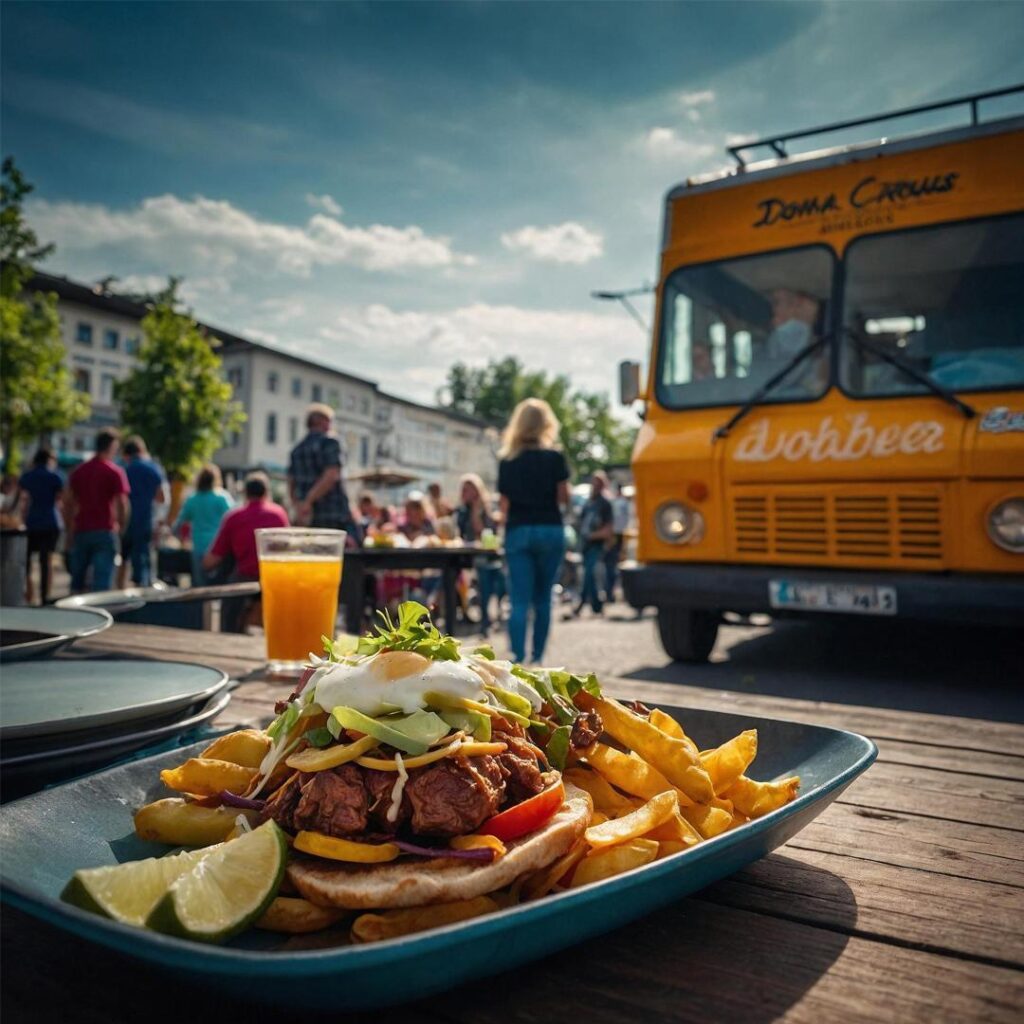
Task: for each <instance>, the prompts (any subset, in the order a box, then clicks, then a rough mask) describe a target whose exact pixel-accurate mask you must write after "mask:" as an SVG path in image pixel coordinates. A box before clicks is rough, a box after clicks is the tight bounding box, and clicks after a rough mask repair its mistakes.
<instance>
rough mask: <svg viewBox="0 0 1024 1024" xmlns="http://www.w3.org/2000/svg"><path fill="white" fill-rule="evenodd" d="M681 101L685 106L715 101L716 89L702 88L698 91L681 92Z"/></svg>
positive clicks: (695, 105)
mask: <svg viewBox="0 0 1024 1024" xmlns="http://www.w3.org/2000/svg"><path fill="white" fill-rule="evenodd" d="M679 102H680V103H682V105H683V106H684V107H701V106H705V105H706V104H708V103H714V102H715V90H714V89H701V90H700V91H698V92H681V93H680V94H679Z"/></svg>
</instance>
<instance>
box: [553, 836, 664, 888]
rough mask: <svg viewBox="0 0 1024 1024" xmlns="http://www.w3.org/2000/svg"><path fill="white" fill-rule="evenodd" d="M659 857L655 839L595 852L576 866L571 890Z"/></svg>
mask: <svg viewBox="0 0 1024 1024" xmlns="http://www.w3.org/2000/svg"><path fill="white" fill-rule="evenodd" d="M657 856H658V844H657V843H656V842H655V841H654V840H653V839H630V840H629V842H627V843H622V844H621V845H619V846H610V847H608V848H607V849H605V850H595V851H594V852H593V853H591V854H590V855H589V856H588V857H584V858H583V860H581V861H580V862H579V864H577V865H576V871H575V872H574V873H573V876H572V883H571V885H570V888H571V889H578V888H579V887H580V886H581V885H588V884H589V883H590V882H600V881H601V880H602V879H605V878H611V877H612V876H613V875H621V874H622V872H623V871H630V870H632V869H633V868H638V867H641V866H643V865H644V864H650V862H651V861H652V860H654V858H655V857H657Z"/></svg>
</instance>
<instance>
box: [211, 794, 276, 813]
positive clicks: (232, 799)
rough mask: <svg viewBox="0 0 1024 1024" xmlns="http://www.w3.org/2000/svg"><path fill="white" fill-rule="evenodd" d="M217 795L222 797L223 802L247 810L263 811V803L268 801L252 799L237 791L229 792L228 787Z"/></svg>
mask: <svg viewBox="0 0 1024 1024" xmlns="http://www.w3.org/2000/svg"><path fill="white" fill-rule="evenodd" d="M217 796H218V797H220V801H221V803H225V804H227V805H228V806H229V807H241V808H242V809H243V810H246V811H262V810H263V805H264V804H265V803H266V802H267V801H266V800H250V799H249V798H248V797H245V796H239V795H238V794H237V793H229V792H228V791H227V790H226V789H222V790H221V791H220V792H219V793H218V794H217Z"/></svg>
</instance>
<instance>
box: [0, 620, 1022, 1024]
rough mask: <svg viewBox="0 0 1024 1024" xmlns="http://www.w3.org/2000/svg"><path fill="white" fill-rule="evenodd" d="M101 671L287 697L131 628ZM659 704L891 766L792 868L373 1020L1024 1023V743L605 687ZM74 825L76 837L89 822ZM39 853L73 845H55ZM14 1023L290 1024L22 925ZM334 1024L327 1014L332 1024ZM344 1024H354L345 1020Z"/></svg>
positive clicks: (16, 918)
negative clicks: (849, 737) (201, 681)
mask: <svg viewBox="0 0 1024 1024" xmlns="http://www.w3.org/2000/svg"><path fill="white" fill-rule="evenodd" d="M78 649H79V650H80V651H81V653H82V654H85V653H87V652H88V653H92V654H99V653H104V654H115V653H116V654H120V655H124V656H132V657H139V656H143V657H152V658H161V659H166V658H190V659H193V660H195V659H199V660H203V661H206V662H208V663H209V664H212V665H217V666H219V667H221V668H223V669H224V670H226V671H227V672H228V673H230V674H231V675H232V676H234V677H235V678H237V679H240V680H241V683H240V685H239V686H238V688H237V689H236V690H235V691H234V700H233V701H232V703H231V705H230V706H229V707H228V708H227V710H226V711H225V712H224V714H223V715H222V716H221V718H220V719H219V724H220V725H222V726H225V727H228V726H234V725H242V724H253V723H259V722H266V721H267V720H268V719H269V717H270V712H271V708H272V704H273V702H274V700H275V699H276V698H278V697H280V696H282V695H286V694H287V692H288V688H289V687H288V683H287V682H283V683H282V682H280V681H277V682H269V681H267V680H266V679H265V678H264V677H263V676H262V675H261V674H260V665H261V659H262V650H261V644H260V641H259V640H257V639H254V638H250V637H241V636H226V635H220V634H208V633H207V634H197V633H195V632H193V631H186V630H173V629H164V628H160V627H154V626H128V625H115V626H114V627H113V628H112V629H110V630H108V631H107V632H106V633H104V634H103V635H102V636H100V637H97V638H95V639H93V640H91V641H87V642H84V643H82V644H80V645H78ZM605 685H606V686H607V687H608V689H609V690H610V691H611V692H614V693H616V694H618V695H621V696H624V697H627V698H636V699H640V700H644V701H647V702H657V701H662V702H665V703H672V704H684V705H685V704H687V703H692V704H693V705H694V706H702V707H709V708H715V709H719V710H723V711H731V712H738V713H743V712H749V713H750V714H752V715H767V716H775V717H781V718H790V719H796V720H799V721H806V722H815V723H819V724H823V725H836V726H841V727H843V728H848V729H855V730H858V731H860V732H863V733H865V734H867V735H868V736H870V737H872V738H873V739H874V740H875V742H876V743H877V744H878V746H879V750H880V754H879V758H878V762H877V763H876V764H875V765H874V766H873V767H872V768H871V769H869V771H868V772H867V773H866V775H864V776H863V777H862V778H861V779H859V780H858V781H857V782H856V783H854V785H853V786H851V787H850V789H848V790H847V791H846V792H845V793H844V794H843V796H842V797H840V799H839V800H838V801H837V802H836V803H834V804H833V805H832V806H831V807H830V808H828V810H826V811H825V812H824V813H823V814H822V815H821V817H819V818H818V819H817V820H816V821H815V822H813V823H812V824H811V825H810V826H808V827H807V828H805V829H804V830H803V831H802V832H800V833H799V834H798V835H797V836H795V837H794V838H793V839H792V840H791V841H790V842H789V843H787V844H786V845H785V846H784V847H782V848H781V849H780V850H778V851H777V852H775V853H773V854H771V855H770V856H768V857H766V858H764V859H763V860H761V861H759V862H758V863H756V864H754V865H752V866H751V867H749V868H747V869H745V870H743V871H741V872H739V873H738V874H736V875H734V876H732V877H731V878H729V879H726V880H725V881H723V882H719V883H718V884H717V885H714V886H712V887H711V888H709V889H706V890H704V891H703V892H701V893H698V894H697V895H695V896H692V897H690V898H688V899H684V900H680V901H678V902H676V903H672V904H670V905H668V906H666V907H665V908H664V909H663V910H661V911H660V912H658V913H656V914H653V915H651V916H650V917H647V918H644V919H642V920H639V921H636V922H634V923H633V924H631V925H629V926H627V927H625V928H620V929H618V930H617V931H615V932H612V933H610V934H608V935H605V936H602V937H600V938H597V939H592V940H590V941H588V942H585V943H583V944H581V945H579V946H577V947H574V948H572V949H569V950H566V951H564V952H562V953H561V954H558V955H556V956H554V957H551V958H550V959H549V960H547V961H545V962H543V963H540V964H535V965H532V966H527V967H524V968H520V969H519V970H517V971H515V972H511V973H506V974H499V975H497V976H496V977H493V978H490V979H485V980H483V981H480V982H478V983H474V984H472V985H467V986H463V987H461V988H459V989H457V990H455V991H453V992H449V993H446V994H443V995H440V996H437V997H434V998H432V999H430V1000H425V1001H423V1002H422V1003H420V1004H413V1005H411V1006H405V1007H399V1008H396V1009H393V1010H387V1011H381V1012H377V1013H373V1014H372V1016H371V1015H370V1014H367V1013H363V1014H360V1015H359V1016H358V1019H359V1020H361V1021H366V1020H372V1021H374V1022H375V1024H377V1022H396V1024H397V1022H402V1024H409V1022H411V1021H426V1022H430V1024H441V1022H445V1024H455V1022H475V1024H505V1022H508V1021H531V1022H532V1021H536V1022H546V1021H562V1020H564V1021H566V1022H569V1024H576V1022H582V1021H585V1022H587V1024H640V1022H647V1021H695V1022H696V1021H699V1022H701V1024H708V1022H715V1021H743V1022H744V1024H748V1022H754V1024H762V1022H767V1021H773V1020H779V1019H782V1020H787V1021H806V1022H809V1024H822V1022H834V1021H872V1022H877V1021H899V1022H904V1021H927V1022H937V1021H956V1022H961V1021H978V1020H986V1021H988V1020H992V1021H1014V1022H1019V1021H1021V1020H1022V1019H1024V1017H1022V1014H1024V728H1021V727H1019V726H1014V725H1008V724H1004V723H996V722H986V721H979V720H975V719H961V718H953V717H945V716H937V715H921V714H911V713H907V712H897V711H888V710H876V709H873V708H866V707H851V706H846V705H838V704H827V703H824V702H821V703H818V702H810V701H799V700H787V699H780V698H769V697H759V696H751V695H745V694H743V695H741V694H736V693H728V692H721V693H714V692H711V691H708V690H704V689H695V688H690V687H685V686H672V685H664V684H656V683H639V682H630V681H627V680H620V679H608V680H605ZM69 827H73V826H69ZM39 841H40V843H41V844H42V843H50V842H59V841H60V836H59V835H41V836H40V837H39ZM3 971H4V978H3V1011H4V1015H5V1024H10V1022H15V1021H30V1020H31V1021H41V1020H50V1019H61V1020H67V1021H87V1022H92V1021H95V1022H101V1021H102V1022H125V1024H128V1022H131V1024H135V1022H138V1021H149V1020H163V1019H170V1017H171V1015H173V1019H175V1020H177V1021H181V1022H183V1024H192V1022H195V1021H205V1020H210V1021H214V1020H216V1021H217V1022H218V1024H223V1022H224V1021H228V1022H233V1021H236V1020H237V1021H244V1022H246V1024H251V1022H253V1021H267V1022H270V1021H274V1022H276V1024H280V1022H284V1021H290V1020H295V1019H299V1015H298V1014H297V1013H295V1014H288V1013H286V1012H284V1011H282V1010H280V1009H273V1008H270V1007H263V1006H260V1005H259V997H260V988H259V986H256V987H254V991H253V999H254V1002H253V1004H252V1005H251V1006H249V1005H245V1004H244V1003H240V1002H239V1001H238V1000H234V999H233V1000H230V1001H226V1000H222V999H220V998H219V997H218V996H217V995H216V994H211V993H208V992H205V991H204V990H202V989H200V988H199V987H198V986H196V985H193V984H190V983H189V982H188V980H187V979H184V978H181V977H180V976H172V975H169V974H164V973H162V972H161V971H159V970H156V969H153V968H150V967H148V966H145V965H141V964H138V963H135V962H134V961H130V960H128V959H126V958H124V957H121V956H120V955H118V954H114V953H112V952H110V951H108V950H105V949H100V948H98V947H93V946H91V945H89V944H87V943H85V942H82V941H80V940H77V939H74V938H72V937H70V936H68V935H66V934H64V933H63V932H61V931H58V930H56V929H53V928H50V927H48V926H45V925H42V924H40V923H37V922H36V921H34V920H33V919H32V918H30V917H27V916H26V915H23V914H21V913H18V912H15V911H12V910H10V909H5V911H4V920H3ZM325 1019H326V1018H325ZM334 1019H336V1020H345V1019H353V1020H355V1019H357V1018H355V1017H352V1018H347V1017H346V1015H345V1014H344V1007H343V1006H341V1005H339V1007H338V1013H337V1015H335V1016H334Z"/></svg>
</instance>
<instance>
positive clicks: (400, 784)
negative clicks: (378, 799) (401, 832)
mask: <svg viewBox="0 0 1024 1024" xmlns="http://www.w3.org/2000/svg"><path fill="white" fill-rule="evenodd" d="M395 764H396V765H397V767H398V778H397V779H395V784H394V785H393V786H392V787H391V806H390V807H389V808H388V813H387V814H386V815H385V817H386V818H387V819H388V821H390V822H396V821H398V810H399V808H400V807H401V806H402V793H403V791H404V790H405V783H406V781H407V780H408V778H409V773H408V772H407V771H406V770H405V762H404V761H403V760H402V755H401V754H400V753H399V752H398V751H397V750H396V751H395Z"/></svg>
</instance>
